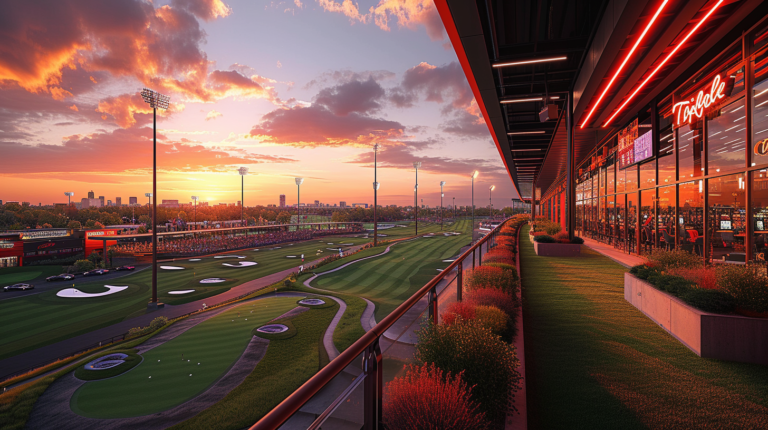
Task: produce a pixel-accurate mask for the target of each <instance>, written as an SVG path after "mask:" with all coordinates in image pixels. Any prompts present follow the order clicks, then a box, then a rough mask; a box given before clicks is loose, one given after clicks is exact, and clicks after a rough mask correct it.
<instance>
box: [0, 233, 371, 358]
mask: <svg viewBox="0 0 768 430" xmlns="http://www.w3.org/2000/svg"><path fill="white" fill-rule="evenodd" d="M366 242H368V239H362V238H348V237H325V238H322V240H320V239H315V240H310V241H306V242H302V243H296V244H295V245H293V246H291V245H289V244H281V245H276V246H269V247H263V248H259V251H254V250H252V249H247V250H242V251H238V252H237V254H234V255H240V256H245V257H246V258H245V259H239V258H234V257H228V258H213V257H207V258H203V259H201V261H198V262H192V261H189V260H190V259H183V260H177V261H175V262H170V263H162V264H158V266H177V267H184V270H163V269H158V298H159V300H160V301H161V302H164V303H168V304H173V305H178V304H183V303H188V302H190V301H194V300H200V299H204V298H207V297H210V296H213V295H216V294H221V293H223V292H225V291H227V290H229V289H230V288H232V287H233V286H236V285H240V284H242V283H244V282H246V281H250V280H253V279H257V278H261V277H263V276H266V275H270V274H272V273H276V272H280V271H282V270H285V269H289V268H291V267H296V266H299V265H300V264H301V254H304V257H305V261H306V262H309V261H311V260H314V259H317V258H321V257H323V256H327V255H332V254H336V253H337V251H333V250H329V249H327V248H332V247H334V246H338V245H336V244H339V243H354V244H362V243H366ZM328 243H334V245H328ZM276 247H279V249H274V248H276ZM318 251H320V252H318ZM290 255H295V256H296V258H288V257H287V256H290ZM239 262H256V263H258V264H257V265H255V266H247V267H226V266H224V263H227V264H239ZM151 275H152V272H151V270H143V271H141V272H137V273H135V274H131V275H129V276H125V277H122V278H120V279H115V280H112V281H99V279H98V277H95V278H78V279H77V280H76V282H75V283H74V288H77V289H79V290H81V291H83V292H86V293H99V292H103V291H105V290H106V289H105V288H104V285H105V284H109V285H115V286H127V287H128V288H127V289H126V290H123V291H120V292H118V293H115V294H112V295H108V296H101V297H88V298H62V297H58V296H57V295H56V293H57V292H58V291H60V290H62V289H64V288H72V287H73V284H72V283H62V284H60V287H61V288H57V289H54V290H49V291H46V292H43V293H39V294H34V295H29V296H23V297H19V298H15V299H12V300H2V301H0V359H2V358H6V357H10V356H13V355H16V354H19V353H21V352H24V351H28V350H31V349H34V348H39V347H41V346H44V345H47V344H49V343H53V342H57V341H60V340H63V339H67V338H69V337H72V336H76V335H79V334H83V333H87V332H89V331H92V330H95V329H98V328H101V327H105V326H108V325H111V324H114V323H117V322H120V321H122V320H123V319H125V318H126V317H129V316H136V315H140V314H142V313H144V312H145V310H146V304H147V302H148V301H149V299H150V290H151ZM214 277H221V278H224V279H227V281H226V282H223V283H215V284H201V283H200V281H201V280H202V279H205V278H214ZM83 279H87V282H82V280H83ZM190 289H194V290H195V291H194V292H193V293H189V294H183V295H170V294H168V292H169V291H178V290H190Z"/></svg>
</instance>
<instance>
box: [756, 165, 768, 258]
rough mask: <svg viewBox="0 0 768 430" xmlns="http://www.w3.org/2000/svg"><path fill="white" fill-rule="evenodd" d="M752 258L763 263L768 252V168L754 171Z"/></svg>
mask: <svg viewBox="0 0 768 430" xmlns="http://www.w3.org/2000/svg"><path fill="white" fill-rule="evenodd" d="M752 231H753V236H752V256H753V257H752V258H753V259H754V260H755V261H758V262H760V263H762V264H765V262H766V254H767V253H768V169H763V170H760V171H758V172H752Z"/></svg>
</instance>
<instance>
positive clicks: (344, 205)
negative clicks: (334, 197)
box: [339, 202, 347, 209]
mask: <svg viewBox="0 0 768 430" xmlns="http://www.w3.org/2000/svg"><path fill="white" fill-rule="evenodd" d="M339 207H340V208H342V209H344V208H346V207H347V202H339Z"/></svg>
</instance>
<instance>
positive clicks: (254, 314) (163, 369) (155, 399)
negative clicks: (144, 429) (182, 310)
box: [70, 297, 298, 418]
mask: <svg viewBox="0 0 768 430" xmlns="http://www.w3.org/2000/svg"><path fill="white" fill-rule="evenodd" d="M296 300H297V298H296V297H274V298H268V299H262V300H258V301H255V302H246V303H244V304H242V305H240V306H236V307H234V308H231V309H229V310H227V311H225V312H223V313H221V314H219V315H216V316H214V317H212V318H210V319H207V320H205V321H203V322H202V323H200V324H198V325H196V326H194V327H192V328H191V329H189V330H187V331H186V332H184V333H182V334H181V335H179V336H178V337H176V338H174V339H171V340H170V341H168V342H166V343H164V344H162V345H160V346H158V347H157V348H153V349H151V350H149V351H147V352H146V353H145V354H143V359H144V360H143V361H142V363H141V364H139V365H138V366H137V367H135V368H133V369H131V370H130V371H128V372H126V373H124V374H122V375H119V376H117V377H114V378H109V379H104V380H100V381H91V382H88V383H86V384H85V385H83V386H81V387H80V388H78V390H77V391H75V394H74V395H73V396H72V399H71V402H70V406H71V407H72V410H73V411H75V412H77V413H78V414H80V415H83V416H86V417H90V418H126V417H135V416H141V415H149V414H153V413H157V412H161V411H164V410H167V409H170V408H172V407H174V406H176V405H179V404H181V403H183V402H185V401H187V400H189V399H191V398H193V397H195V396H197V395H198V394H200V393H201V392H203V391H204V390H205V389H206V388H208V387H209V386H210V385H211V384H213V383H214V382H215V381H216V380H218V379H219V378H220V377H221V376H223V375H224V374H225V373H226V372H227V370H228V369H229V368H230V367H231V366H232V364H234V363H235V362H236V361H237V359H238V358H240V356H241V355H242V354H243V351H245V348H246V346H248V342H249V341H250V340H251V337H252V334H251V331H252V330H253V329H254V328H256V327H259V326H261V325H263V324H265V323H267V322H268V321H270V320H272V319H274V318H277V317H278V316H280V315H282V314H284V313H286V312H288V311H289V310H291V309H293V308H295V307H296V306H298V305H297V304H296ZM238 315H239V316H238ZM182 355H183V358H182ZM198 363H199V364H198Z"/></svg>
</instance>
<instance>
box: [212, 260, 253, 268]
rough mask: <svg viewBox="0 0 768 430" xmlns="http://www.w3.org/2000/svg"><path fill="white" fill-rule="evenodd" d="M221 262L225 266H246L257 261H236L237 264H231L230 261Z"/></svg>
mask: <svg viewBox="0 0 768 430" xmlns="http://www.w3.org/2000/svg"><path fill="white" fill-rule="evenodd" d="M221 264H222V266H227V267H248V266H255V265H256V264H258V263H256V262H255V261H238V262H237V264H231V263H221Z"/></svg>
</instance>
